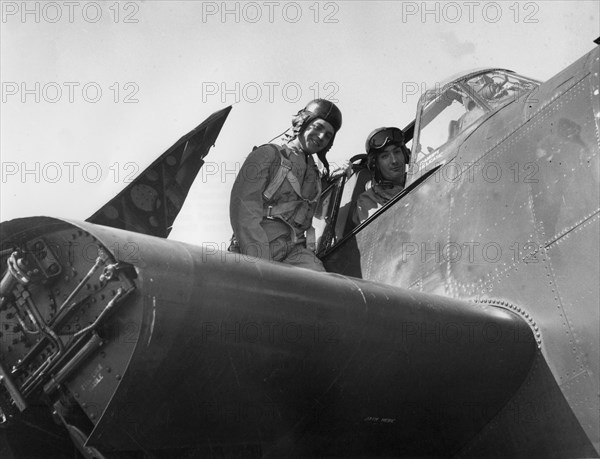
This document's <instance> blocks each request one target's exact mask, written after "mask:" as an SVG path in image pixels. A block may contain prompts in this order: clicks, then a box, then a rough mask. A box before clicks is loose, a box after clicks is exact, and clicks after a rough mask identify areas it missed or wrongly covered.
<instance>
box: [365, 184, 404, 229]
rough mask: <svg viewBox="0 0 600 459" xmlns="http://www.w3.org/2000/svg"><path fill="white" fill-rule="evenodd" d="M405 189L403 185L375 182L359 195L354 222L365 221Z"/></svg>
mask: <svg viewBox="0 0 600 459" xmlns="http://www.w3.org/2000/svg"><path fill="white" fill-rule="evenodd" d="M403 189H404V187H403V186H402V185H381V184H379V183H375V184H374V185H373V186H372V187H371V188H369V189H368V190H366V191H364V192H363V193H362V194H361V195H360V196H359V197H358V199H357V201H356V211H355V212H354V215H353V220H354V223H356V224H359V223H362V222H363V221H365V220H366V219H367V218H369V216H371V215H372V214H373V213H375V211H377V209H379V208H380V207H382V206H383V205H384V204H385V203H386V202H388V201H389V200H390V199H392V198H393V197H394V196H396V195H397V194H398V193H400V192H401V191H402V190H403Z"/></svg>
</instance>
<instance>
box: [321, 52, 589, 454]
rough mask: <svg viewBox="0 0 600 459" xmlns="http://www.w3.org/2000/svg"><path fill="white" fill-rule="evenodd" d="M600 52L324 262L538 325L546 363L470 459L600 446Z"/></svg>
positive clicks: (520, 104) (515, 107)
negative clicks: (487, 307)
mask: <svg viewBox="0 0 600 459" xmlns="http://www.w3.org/2000/svg"><path fill="white" fill-rule="evenodd" d="M599 55H600V53H599V48H598V47H596V49H594V50H593V51H592V52H591V53H589V54H587V55H585V56H584V57H582V58H581V59H579V60H578V61H576V62H575V63H574V64H572V65H571V66H570V67H568V68H567V69H565V70H564V71H563V72H561V73H559V74H558V75H556V76H555V77H554V78H552V79H550V80H549V81H548V82H546V83H544V84H542V85H541V86H540V87H539V88H538V90H537V91H534V92H533V93H532V94H525V95H523V96H522V97H520V98H518V99H516V100H514V101H513V102H512V103H510V104H509V105H507V106H504V107H503V108H501V109H500V110H499V111H497V112H494V113H493V114H492V115H491V116H489V117H488V118H487V119H486V120H485V121H484V122H483V123H482V124H480V125H478V126H477V127H476V128H475V129H474V130H471V131H469V132H468V133H467V134H466V137H465V138H458V139H455V140H454V141H453V142H451V143H449V144H448V145H446V148H447V151H444V152H441V153H440V157H439V159H437V158H436V159H437V161H436V162H437V164H442V165H441V168H440V169H439V170H438V171H437V172H436V173H433V174H432V175H430V176H428V178H426V179H425V180H422V181H420V182H418V183H413V185H414V188H413V189H411V190H410V191H408V192H407V193H405V194H404V195H403V196H400V197H399V199H397V200H396V202H394V203H392V204H390V206H389V207H388V208H387V209H386V210H385V211H384V212H382V213H381V214H380V215H378V216H377V217H375V218H374V219H373V220H372V221H371V222H370V223H368V224H366V225H365V226H364V227H363V228H361V229H360V230H359V231H358V232H356V233H355V235H353V236H352V237H349V238H347V239H346V240H345V241H343V242H342V243H341V244H339V245H338V246H336V247H335V248H334V249H333V250H330V251H329V253H328V254H327V255H326V256H325V258H324V262H325V265H326V267H327V269H328V270H330V271H335V272H339V273H342V274H348V275H354V276H359V277H362V278H363V279H368V280H372V281H376V282H383V283H386V284H388V285H396V286H402V287H405V288H406V287H408V288H409V289H411V290H416V291H421V292H428V293H435V294H440V295H444V296H446V297H451V298H456V299H461V300H469V301H474V302H476V303H483V304H494V305H497V306H499V307H501V308H504V309H508V310H513V311H516V312H518V313H519V314H520V315H521V316H522V317H523V318H524V320H526V321H527V322H528V323H530V324H531V326H532V327H533V329H534V332H535V336H536V340H537V341H538V345H539V347H540V355H538V357H537V358H536V364H535V365H534V366H533V368H532V370H531V373H530V375H529V376H528V379H527V382H526V383H525V384H524V385H523V386H522V387H521V389H520V390H519V392H517V394H515V397H514V398H513V400H512V401H511V402H510V403H509V404H507V405H506V407H505V408H504V410H503V411H502V412H501V413H500V414H499V415H498V416H497V417H496V419H495V420H494V421H493V422H492V423H490V425H489V426H487V427H486V428H485V429H483V430H482V431H481V432H480V433H479V434H478V435H477V436H476V438H474V439H473V441H472V442H471V443H470V444H469V445H467V446H466V447H465V448H464V449H463V451H462V452H461V454H460V457H480V456H483V455H485V454H486V452H489V450H490V448H492V447H493V448H494V450H497V451H498V454H500V456H506V457H514V456H515V455H523V457H527V456H530V457H531V455H539V456H541V457H573V456H576V457H588V456H593V457H596V456H598V453H599V451H600V443H599V442H600V439H599V430H600V425H599V415H598V413H599V412H600V404H599V393H600V387H599V375H600V372H599V355H600V354H599V348H600V343H599V331H598V330H599V324H600V319H599V307H598V304H599V291H598V279H599V277H600V274H599V263H598V255H599V250H600V249H599V233H600V232H599V219H600V216H599V204H600V196H599V179H598V173H599V149H600V140H599V139H600V137H599V132H600V102H599V101H600V96H599V92H598V91H599V77H598V73H599ZM434 164H435V162H434V163H432V164H430V165H429V166H428V169H429V170H432V169H433V168H434ZM422 173H423V171H419V176H420V174H422ZM417 180H418V177H417ZM413 182H415V181H414V180H413ZM559 426H560V427H559ZM532 438H534V439H535V441H532ZM500 440H503V441H500ZM492 445H493V446H492ZM499 445H502V446H499Z"/></svg>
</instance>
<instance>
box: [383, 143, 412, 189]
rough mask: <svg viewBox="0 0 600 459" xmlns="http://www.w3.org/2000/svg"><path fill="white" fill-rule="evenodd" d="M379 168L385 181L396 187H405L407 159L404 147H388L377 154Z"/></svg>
mask: <svg viewBox="0 0 600 459" xmlns="http://www.w3.org/2000/svg"><path fill="white" fill-rule="evenodd" d="M376 161H377V167H378V168H379V172H380V173H381V176H382V177H383V179H384V180H387V181H388V182H392V183H394V184H395V185H402V186H404V182H405V172H406V159H405V157H404V152H403V151H402V147H400V146H399V145H391V144H390V145H387V146H386V147H385V148H384V149H383V151H382V152H381V153H379V154H377V160H376Z"/></svg>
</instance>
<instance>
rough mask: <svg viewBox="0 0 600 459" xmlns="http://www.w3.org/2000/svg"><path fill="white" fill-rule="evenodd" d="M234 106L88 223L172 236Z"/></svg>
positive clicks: (200, 128)
mask: <svg viewBox="0 0 600 459" xmlns="http://www.w3.org/2000/svg"><path fill="white" fill-rule="evenodd" d="M230 111H231V106H229V107H226V108H224V109H222V110H219V111H218V112H215V113H213V114H212V115H211V116H209V117H208V118H207V119H206V120H204V121H203V122H202V123H201V124H200V125H198V126H197V127H196V128H195V129H193V130H192V131H190V132H189V133H187V134H186V135H184V136H183V137H181V139H179V140H178V141H177V142H176V143H175V144H174V145H173V146H172V147H171V148H169V149H168V150H167V151H166V152H164V153H163V154H162V155H161V156H160V157H159V158H158V159H156V161H154V162H153V163H152V164H151V165H150V166H148V167H147V168H146V169H145V170H144V171H143V172H142V173H141V174H140V175H139V176H138V177H136V179H135V180H134V181H133V182H131V183H130V184H129V185H128V186H127V187H126V188H124V189H123V190H121V192H120V193H119V194H117V195H116V196H115V197H114V198H112V199H111V200H110V201H108V202H107V203H106V204H104V205H103V206H102V207H101V208H100V209H98V210H97V211H96V212H95V213H94V214H93V215H92V216H91V217H89V218H88V219H87V220H86V221H88V222H90V223H95V224H99V225H104V226H110V227H113V228H119V229H123V230H127V231H134V232H137V233H143V234H148V235H151V236H157V237H163V238H166V237H168V235H169V233H170V232H171V227H172V225H173V222H174V221H175V218H176V217H177V215H178V214H179V211H180V210H181V208H182V206H183V203H184V201H185V199H186V197H187V194H188V192H189V190H190V187H191V185H192V183H193V182H194V179H195V178H196V175H197V174H198V171H199V170H200V168H201V167H202V165H203V164H204V157H205V156H206V155H207V154H208V151H209V150H210V147H211V146H212V145H213V144H214V143H215V141H216V139H217V137H218V135H219V133H220V132H221V128H222V127H223V124H224V123H225V120H226V119H227V116H228V115H229V112H230Z"/></svg>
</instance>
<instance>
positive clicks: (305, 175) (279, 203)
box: [229, 144, 325, 271]
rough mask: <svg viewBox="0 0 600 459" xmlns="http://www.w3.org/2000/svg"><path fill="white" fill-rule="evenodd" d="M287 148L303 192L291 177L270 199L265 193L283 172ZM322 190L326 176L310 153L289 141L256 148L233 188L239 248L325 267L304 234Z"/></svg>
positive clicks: (232, 211) (270, 257)
mask: <svg viewBox="0 0 600 459" xmlns="http://www.w3.org/2000/svg"><path fill="white" fill-rule="evenodd" d="M282 154H283V155H284V157H285V158H287V159H288V160H289V165H291V169H290V172H291V173H292V174H293V175H294V177H295V178H296V179H297V182H298V184H299V189H300V191H301V196H298V194H297V193H296V191H294V186H293V185H292V184H291V183H290V180H289V179H287V178H286V179H284V180H283V181H282V182H281V186H279V187H278V189H277V190H276V191H275V192H274V193H273V195H272V196H271V197H270V199H267V198H265V196H264V193H265V191H266V190H267V188H268V187H269V185H270V184H271V182H272V181H273V180H274V179H275V176H276V175H277V174H278V173H279V170H280V168H281V164H282V160H281V155H282ZM320 193H321V177H320V174H319V170H318V169H317V166H316V165H315V163H314V161H313V159H312V157H311V156H310V155H305V153H304V152H302V151H295V150H292V149H291V148H289V147H288V146H287V145H283V146H276V145H273V144H267V145H262V146H260V147H258V148H256V149H255V150H254V151H253V152H252V153H250V155H249V156H248V158H246V161H244V164H243V165H242V167H241V169H240V172H239V174H238V175H237V177H236V180H235V183H234V184H233V189H232V190H231V200H230V206H229V216H230V220H231V226H232V227H233V232H234V235H235V238H236V240H237V243H238V244H239V250H240V252H241V253H243V254H246V255H251V256H255V257H259V258H264V259H267V260H272V261H280V262H284V263H288V264H291V265H294V266H299V267H303V268H308V269H313V270H316V271H325V268H324V267H323V264H322V263H321V261H320V260H319V259H318V258H317V257H316V255H315V254H314V252H313V251H311V250H309V249H307V248H306V235H305V232H306V231H307V230H308V229H309V228H311V226H312V218H313V215H314V212H315V208H316V205H317V200H318V198H319V196H320ZM294 203H296V204H294ZM286 206H287V208H286Z"/></svg>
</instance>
